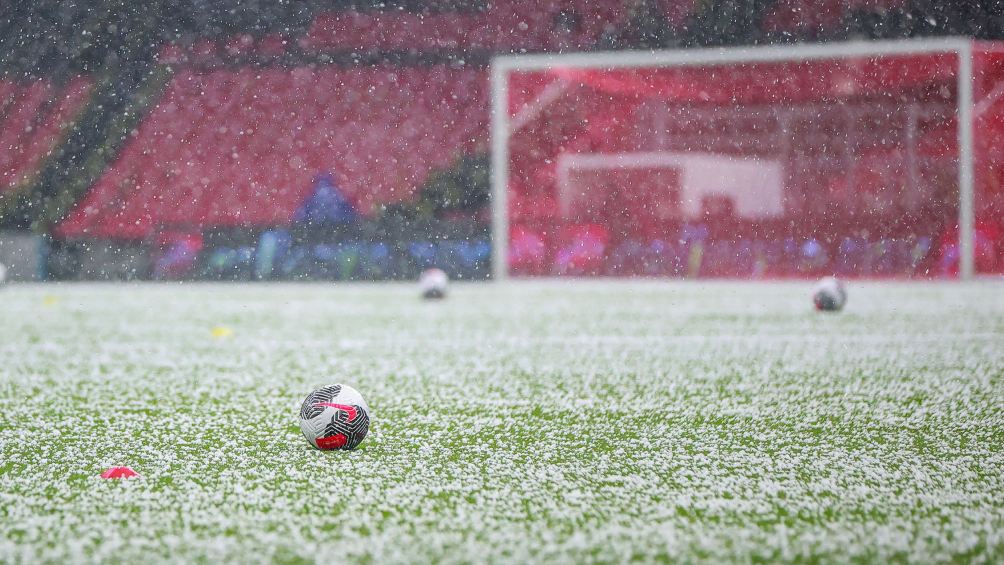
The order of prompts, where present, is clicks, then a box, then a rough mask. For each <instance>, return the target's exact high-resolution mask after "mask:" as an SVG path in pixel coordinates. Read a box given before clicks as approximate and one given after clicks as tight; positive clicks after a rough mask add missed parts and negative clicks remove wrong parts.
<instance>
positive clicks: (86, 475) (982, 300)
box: [0, 281, 1004, 563]
mask: <svg viewBox="0 0 1004 565" xmlns="http://www.w3.org/2000/svg"><path fill="white" fill-rule="evenodd" d="M809 287H810V285H809V284H808V283H764V284H752V283H746V284H744V283H700V284H698V283H689V284H688V283H666V282H609V281H607V282H603V281H590V282H584V281H580V282H573V283H560V282H536V283H527V282H523V283H511V284H483V285H474V284H471V285H455V286H454V288H453V293H452V295H451V296H450V297H449V298H448V299H447V300H445V301H443V302H441V303H424V302H421V301H420V300H419V299H418V298H417V289H416V288H415V287H414V286H412V285H396V284H381V285H337V286H332V285H301V284H286V285H183V286H177V285H62V286H56V285H44V286H43V285H11V286H8V287H7V288H6V289H3V290H2V291H0V308H2V311H3V312H4V315H3V323H2V324H0V360H2V363H0V562H36V561H39V560H44V561H59V562H65V561H83V560H103V561H115V562H132V563H137V562H146V561H161V560H179V561H186V562H189V561H206V562H217V561H220V560H230V561H239V562H258V561H306V562H311V561H320V562H343V561H357V560H367V559H369V560H372V561H374V562H379V563H384V562H464V561H476V562H477V561H511V562H526V561H547V562H574V563H581V562H591V561H604V562H618V561H624V560H629V559H636V560H644V561H649V560H672V561H715V562H718V561H722V560H729V561H733V560H734V561H745V562H749V561H761V560H764V561H789V560H808V561H815V560H822V561H846V560H857V561H875V562H885V561H889V560H902V561H919V562H920V561H922V562H929V561H946V560H956V561H977V562H978V561H985V562H986V561H997V562H1000V561H1001V560H1002V559H1004V286H1002V285H1001V284H999V283H982V284H902V283H900V284H893V283H886V284H876V283H872V284H865V283H861V284H851V285H850V286H849V292H850V301H849V304H848V307H847V309H846V310H845V311H844V312H843V313H841V314H836V315H829V314H819V313H816V312H813V311H812V310H811V305H810V300H809V297H808V291H809ZM335 382H342V383H347V384H351V385H352V386H354V387H356V388H358V389H359V390H360V391H361V392H362V393H363V394H364V395H365V396H366V398H367V401H368V402H369V404H370V407H371V409H372V411H373V423H374V424H373V428H372V431H371V434H370V436H369V437H368V438H367V439H366V440H365V441H364V442H363V444H362V446H361V447H360V449H358V450H356V451H354V452H334V453H322V452H319V451H315V450H313V449H312V448H310V447H309V445H308V444H307V442H306V441H305V440H304V439H303V438H302V437H301V435H300V431H299V428H298V424H297V419H296V416H297V410H298V407H299V404H300V402H301V401H302V399H303V397H304V396H305V395H306V394H307V393H308V392H309V391H310V390H311V389H313V388H315V387H317V386H320V385H324V384H330V383H335ZM111 465H130V466H132V467H133V468H134V469H136V470H137V471H138V472H139V473H140V474H141V475H142V478H140V479H132V480H123V481H106V480H102V479H100V478H98V474H99V473H101V471H102V470H103V469H104V468H106V467H108V466H111Z"/></svg>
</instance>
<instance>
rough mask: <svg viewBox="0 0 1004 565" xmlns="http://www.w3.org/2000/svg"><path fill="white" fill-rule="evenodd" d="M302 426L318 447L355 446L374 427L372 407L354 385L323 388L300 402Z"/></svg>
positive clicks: (310, 439)
mask: <svg viewBox="0 0 1004 565" xmlns="http://www.w3.org/2000/svg"><path fill="white" fill-rule="evenodd" d="M300 430H301V431H302V432H303V436H304V437H305V438H307V441H308V442H310V445H313V446H314V447H316V448H317V449H320V450H324V451H327V450H331V449H355V448H356V446H357V445H359V444H360V443H362V441H363V438H365V437H366V434H367V432H369V430H370V409H369V407H368V406H366V401H365V400H363V395H361V394H359V391H358V390H356V389H354V388H352V387H350V386H346V385H331V386H326V387H323V388H319V389H317V390H315V391H314V392H312V393H310V394H308V395H307V398H306V399H305V400H304V401H303V405H302V406H300Z"/></svg>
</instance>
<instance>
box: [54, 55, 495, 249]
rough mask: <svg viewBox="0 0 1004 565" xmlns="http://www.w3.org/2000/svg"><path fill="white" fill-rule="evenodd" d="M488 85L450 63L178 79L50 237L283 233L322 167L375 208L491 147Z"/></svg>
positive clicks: (477, 73)
mask: <svg viewBox="0 0 1004 565" xmlns="http://www.w3.org/2000/svg"><path fill="white" fill-rule="evenodd" d="M486 87H487V84H486V76H485V74H484V72H483V71H481V70H467V69H454V68H450V67H447V66H444V65H435V66H416V67H402V66H391V65H384V66H367V67H362V68H344V67H338V66H327V67H319V68H309V67H300V68H295V69H292V70H290V69H283V68H278V67H273V68H265V69H257V68H251V67H248V68H243V69H237V70H220V71H212V72H197V71H192V70H186V71H182V72H180V73H179V74H178V75H177V76H175V78H174V79H173V80H172V81H171V83H170V85H169V86H168V89H167V92H166V93H165V95H164V97H163V99H162V101H161V103H160V104H159V105H158V106H157V108H155V109H154V110H153V111H152V113H151V114H150V116H149V117H148V118H147V119H146V120H145V121H144V123H143V124H142V125H141V126H140V127H139V129H138V130H137V134H136V136H135V137H134V138H133V139H132V141H130V142H129V143H128V144H127V146H126V147H125V148H124V149H123V150H122V153H121V155H120V156H119V158H118V159H117V160H116V162H115V163H114V164H113V165H112V166H111V167H110V168H109V170H108V172H107V173H106V174H105V175H104V176H103V177H102V178H101V179H100V180H99V181H98V183H97V184H96V185H95V186H94V187H93V188H92V190H91V191H90V192H89V193H88V195H87V196H86V197H85V198H84V199H83V200H82V201H81V202H80V203H79V205H78V206H77V207H76V209H75V211H74V212H73V213H71V214H70V216H69V217H68V218H67V220H66V221H64V222H63V223H62V224H61V225H60V226H59V228H58V230H57V233H58V234H59V235H61V236H64V237H73V236H81V235H90V236H97V237H113V238H114V237H117V238H143V237H146V236H147V235H149V234H150V233H152V231H153V230H155V229H159V228H160V227H161V226H165V225H167V226H178V225H183V226H197V227H203V226H233V225H263V226H269V225H276V224H284V223H288V222H289V220H290V218H291V217H292V214H293V213H294V211H295V210H296V208H297V207H298V206H299V205H300V204H301V202H302V201H303V200H304V198H305V197H306V196H307V194H308V192H309V190H310V188H311V179H312V178H313V177H314V176H315V175H316V174H317V173H319V172H325V171H330V172H331V173H333V174H334V175H335V177H336V178H337V179H338V183H339V188H340V189H341V190H342V191H343V193H344V194H345V195H346V197H347V198H348V199H349V200H350V201H351V202H352V204H353V205H354V206H355V207H356V208H357V209H359V210H361V211H363V212H366V213H369V212H371V211H372V210H373V209H374V207H375V206H376V205H378V204H383V203H388V202H394V201H398V200H402V199H408V198H411V197H413V196H414V191H415V189H416V188H417V187H418V186H419V185H420V184H421V183H422V182H423V181H424V180H425V178H426V176H427V175H428V173H429V171H430V170H432V169H434V168H437V167H443V166H446V165H448V164H449V163H451V162H452V161H453V160H454V159H456V157H457V156H459V155H460V154H463V153H466V152H470V151H472V150H473V149H474V148H475V147H476V146H478V145H479V144H483V143H484V142H485V134H486V120H487V99H486V92H485V90H486Z"/></svg>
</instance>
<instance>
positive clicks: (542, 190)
mask: <svg viewBox="0 0 1004 565" xmlns="http://www.w3.org/2000/svg"><path fill="white" fill-rule="evenodd" d="M1002 85H1004V54H1002V49H1001V48H1000V46H999V45H997V44H990V43H980V42H973V41H971V40H969V39H963V38H939V39H925V40H905V41H880V42H850V43H842V44H817V45H785V46H769V47H749V48H725V49H694V50H680V51H645V52H597V53H574V54H536V55H516V56H498V57H496V58H494V59H493V61H492V67H491V93H492V120H491V164H492V175H491V183H492V185H491V188H492V203H491V205H492V224H493V225H492V237H493V259H492V261H493V276H494V277H495V278H496V279H505V278H507V277H509V276H511V275H514V274H535V275H561V274H575V275H591V274H647V275H655V276H661V275H668V276H672V275H681V276H688V275H690V276H716V275H723V274H724V275H727V276H738V277H745V276H761V275H765V274H766V276H770V275H772V274H777V275H780V276H787V275H793V276H799V275H802V276H805V275H811V274H815V273H817V272H830V271H833V270H836V269H844V272H845V274H847V275H848V276H939V275H947V276H958V277H959V278H962V279H968V278H971V277H973V276H974V275H975V274H980V273H1000V272H1002V270H1004V256H1002V255H1001V253H1000V252H1002V251H1004V243H1002V242H1001V241H1000V237H999V235H995V234H997V232H995V231H994V230H995V229H997V228H996V227H994V225H989V224H988V225H989V227H987V228H986V229H984V230H982V231H981V228H979V226H977V224H978V222H980V220H981V218H982V217H985V218H986V219H987V222H989V223H990V224H992V223H993V221H994V216H995V215H997V216H999V215H1000V213H1002V212H1004V198H1002V197H1001V195H1002V194H1004V190H1001V189H1000V185H1001V184H1002V183H1001V181H1002V180H1004V175H1000V174H999V173H1000V171H999V169H1002V168H1004V167H1002V166H1000V165H999V163H1000V164H1001V165H1004V159H998V158H996V157H995V156H994V155H993V153H994V152H993V151H991V150H990V146H991V145H993V143H992V142H993V141H995V140H998V139H1000V140H1004V125H1001V126H1000V127H998V122H999V123H1000V124H1004V86H1002ZM984 138H985V139H984ZM977 140H980V141H983V143H979V144H978V143H977ZM744 167H745V168H744ZM730 175H731V176H730ZM726 177H727V178H726ZM729 179H731V180H729ZM744 180H745V181H746V185H745V186H744V185H743V182H742V181H744ZM716 183H717V184H716ZM831 200H832V201H831ZM757 205H762V206H761V207H762V209H758V208H757V207H756V206H757ZM659 209H661V211H658V210H659ZM653 210H656V212H653ZM830 212H833V214H834V216H832V217H831V216H828V214H829V213H830ZM590 214H593V216H590ZM660 214H662V215H661V216H660ZM716 214H720V215H716ZM978 216H979V217H978ZM709 218H710V219H709ZM716 218H728V221H724V220H722V221H719V219H716ZM834 218H839V219H834ZM931 218H937V219H938V221H937V222H932V221H930V220H931ZM635 220H637V221H635ZM822 220H825V222H824V223H826V224H828V225H827V228H826V230H823V231H825V232H826V233H825V234H822V235H818V236H817V235H815V234H814V233H813V229H814V227H813V226H814V225H817V224H819V223H821V221H822ZM831 220H832V221H831ZM813 222H815V223H813ZM925 222H926V223H925ZM934 223H937V224H938V225H937V226H936V227H935V226H934ZM982 223H986V222H982ZM982 223H981V225H982ZM636 224H637V225H636ZM830 224H832V225H830ZM892 224H897V226H896V227H897V229H892V227H891V226H892ZM928 225H929V226H930V229H928V230H925V229H924V228H925V226H928ZM625 226H626V227H625ZM725 226H728V227H725ZM786 226H787V227H786ZM1002 229H1004V226H1002ZM702 230H703V231H702ZM627 232H631V233H627ZM726 232H727V233H728V234H730V235H728V236H721V235H720V234H722V233H726ZM625 234H627V235H625ZM681 234H682V235H681ZM694 234H697V235H694ZM702 234H703V235H702ZM708 234H710V235H708ZM715 234H719V235H717V236H716V235H715ZM978 236H979V238H980V239H979V241H978ZM716 237H718V238H719V240H718V241H716V239H715V238H716ZM995 238H996V239H995ZM726 239H728V240H730V241H724V240H726ZM698 240H699V245H698V244H695V243H693V241H698ZM984 240H986V241H984ZM656 244H658V245H656ZM659 245H662V247H660V246H659ZM814 246H815V247H814ZM855 246H857V247H855ZM816 247H818V248H819V256H818V257H815V259H814V257H813V256H812V253H813V250H814V249H815V248H816ZM642 248H644V249H645V251H644V252H643V253H642V254H643V255H645V257H643V258H642V259H640V260H639V261H640V262H641V264H644V265H646V267H645V268H640V267H630V268H622V267H624V265H623V264H622V263H623V261H624V258H625V257H634V256H633V255H632V252H631V249H642ZM900 248H902V249H901V250H900ZM668 249H672V251H666V250H668ZM792 249H794V250H795V251H792ZM590 250H591V251H590ZM618 250H620V251H618ZM856 250H857V251H856ZM890 250H892V251H890ZM897 250H898V251H897ZM666 253H669V254H670V255H673V254H675V255H674V257H675V258H674V259H672V260H673V261H676V262H677V263H680V262H681V261H683V262H685V261H691V262H693V261H695V260H696V261H697V263H698V266H697V267H696V268H692V269H689V270H688V268H686V267H684V268H681V267H679V265H677V267H676V268H675V270H674V269H668V270H667V269H664V268H662V267H652V266H651V263H652V262H653V261H654V262H660V261H663V260H664V259H665V257H662V256H661V255H660V254H663V255H665V254H666ZM715 253H717V254H718V255H720V256H721V257H722V258H723V259H721V260H720V261H719V263H721V264H716V263H714V262H713V261H712V262H709V261H710V259H708V258H709V257H711V256H712V255H714V254H715ZM855 253H857V255H855ZM897 253H898V254H899V255H896V254H897ZM569 254H571V255H569ZM702 254H703V257H704V262H703V263H702V262H701V255H702ZM733 255H734V256H737V257H738V256H742V257H744V259H743V261H744V263H743V264H742V265H739V264H736V265H724V263H728V262H729V261H730V259H729V257H731V256H733ZM894 255H896V256H897V257H900V258H899V259H893V258H892V257H893V256H894ZM570 256H572V258H571V259H568V257H570ZM753 256H756V257H757V258H754V259H750V257H753ZM681 257H683V258H682V259H681ZM695 257H697V259H695ZM820 257H822V259H820ZM876 257H878V259H876ZM528 258H529V259H528ZM816 259H818V260H816ZM978 259H979V262H978ZM814 260H816V262H813V261H814ZM527 261H529V262H527ZM618 261H621V262H622V263H618ZM911 261H912V263H911ZM636 262H637V261H636ZM838 263H839V265H838ZM586 264H588V265H589V266H585V267H584V265H586ZM528 265H530V266H529V267H528ZM569 265H571V266H570V267H569ZM716 265H718V266H716ZM650 267H651V268H650ZM689 267H693V265H689ZM521 269H522V270H521ZM639 269H640V270H639ZM765 269H766V270H765Z"/></svg>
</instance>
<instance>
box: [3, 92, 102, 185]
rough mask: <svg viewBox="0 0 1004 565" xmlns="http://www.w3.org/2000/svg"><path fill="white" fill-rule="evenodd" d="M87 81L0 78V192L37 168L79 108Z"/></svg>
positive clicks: (84, 97) (84, 100) (85, 95)
mask: <svg viewBox="0 0 1004 565" xmlns="http://www.w3.org/2000/svg"><path fill="white" fill-rule="evenodd" d="M91 87H92V84H91V81H90V80H89V79H86V78H82V77H78V78H75V79H73V80H71V81H69V82H68V83H67V84H66V85H64V86H61V87H57V86H55V85H53V84H52V83H50V82H49V81H45V80H36V81H33V82H30V83H28V84H17V83H14V82H10V81H0V193H3V192H6V191H7V190H11V189H12V188H14V187H15V186H17V185H18V184H20V183H21V182H22V181H24V180H25V178H26V177H28V176H30V175H32V174H34V173H35V172H37V170H38V166H39V164H40V163H41V161H42V159H43V158H44V157H45V155H46V154H47V153H48V152H50V151H51V150H52V149H53V148H54V147H55V145H56V143H57V142H58V140H59V135H60V133H61V132H62V131H63V130H64V129H65V128H66V126H67V125H68V123H69V122H70V121H72V120H73V117H74V116H75V115H76V114H77V113H78V112H79V111H80V110H81V108H83V105H84V103H85V102H86V100H87V97H88V95H89V93H90V91H91Z"/></svg>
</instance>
